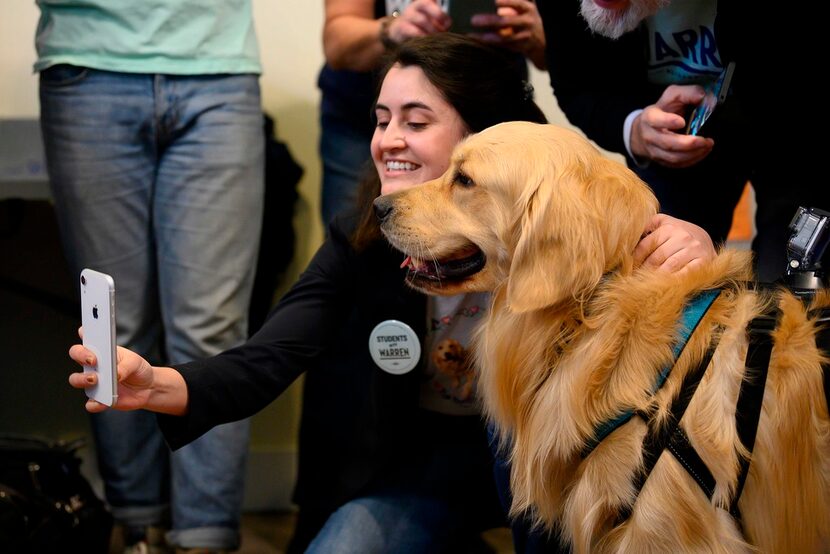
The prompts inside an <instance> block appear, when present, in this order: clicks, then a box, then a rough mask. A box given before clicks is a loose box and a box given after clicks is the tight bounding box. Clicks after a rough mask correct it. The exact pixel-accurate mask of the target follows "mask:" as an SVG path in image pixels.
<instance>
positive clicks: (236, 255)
mask: <svg viewBox="0 0 830 554" xmlns="http://www.w3.org/2000/svg"><path fill="white" fill-rule="evenodd" d="M40 79H41V80H40V101H41V126H42V130H43V137H44V146H45V152H46V160H47V166H48V170H49V175H50V181H51V187H52V194H53V197H54V200H55V210H56V213H57V217H58V223H59V226H60V230H61V238H62V241H63V246H64V252H65V253H66V255H67V258H68V262H69V265H70V269H71V270H72V272H73V274H75V275H78V272H79V271H80V270H81V269H82V268H83V267H91V268H93V269H96V270H99V271H104V272H106V273H109V274H110V275H112V276H113V278H114V280H115V285H116V311H117V316H116V318H117V321H116V324H117V331H118V342H119V344H121V345H123V346H126V347H127V348H130V349H132V350H134V351H136V352H138V353H139V354H141V355H143V356H145V357H147V358H148V359H149V361H151V362H152V363H177V362H183V361H187V360H192V359H196V358H201V357H205V356H211V355H214V354H216V353H218V352H220V351H222V350H224V349H227V348H229V347H232V346H235V345H237V344H239V343H241V342H243V341H244V339H245V337H246V335H247V328H246V327H247V308H248V302H249V299H250V293H251V287H252V284H253V277H254V271H255V263H256V255H257V248H258V241H259V232H260V227H261V219H262V198H263V186H264V185H263V166H264V160H263V140H264V133H263V118H262V110H261V106H260V96H259V83H258V79H257V76H255V75H213V76H167V75H146V74H126V73H113V72H106V71H98V70H92V69H86V68H79V67H74V66H68V65H59V66H55V67H52V68H49V69H47V70H45V71H43V72H42V74H41V78H40ZM92 424H93V432H94V435H95V439H96V444H97V450H98V456H99V466H100V470H101V475H102V477H103V478H104V482H105V486H106V494H107V500H108V502H109V503H110V505H111V506H112V509H113V513H114V515H115V516H116V518H117V519H118V520H119V521H121V522H122V523H124V524H127V525H147V524H156V523H162V522H163V519H164V518H165V514H166V511H167V505H168V503H171V506H172V509H171V512H172V526H173V531H172V533H171V534H170V537H169V538H170V540H171V542H173V543H174V544H175V545H178V546H182V547H192V546H202V547H209V548H233V547H235V546H236V545H237V544H238V542H239V535H238V524H239V513H240V509H241V502H242V491H243V476H244V468H245V461H246V453H247V444H248V428H249V423H248V422H247V421H242V422H238V423H232V424H229V425H225V426H222V427H217V428H216V429H214V430H212V431H210V432H209V433H207V434H206V435H204V436H203V437H201V438H200V439H198V440H197V441H195V442H193V443H192V444H190V445H188V446H187V447H185V448H182V449H180V450H179V451H177V452H175V453H173V454H172V455H170V454H169V450H168V448H167V446H166V444H165V443H164V440H163V438H162V436H161V434H160V432H159V430H158V428H157V426H156V422H155V416H153V415H152V414H149V413H146V412H131V413H120V412H116V411H107V412H105V413H103V414H98V415H96V416H94V417H93V419H92ZM168 458H169V460H168ZM168 461H169V463H168Z"/></svg>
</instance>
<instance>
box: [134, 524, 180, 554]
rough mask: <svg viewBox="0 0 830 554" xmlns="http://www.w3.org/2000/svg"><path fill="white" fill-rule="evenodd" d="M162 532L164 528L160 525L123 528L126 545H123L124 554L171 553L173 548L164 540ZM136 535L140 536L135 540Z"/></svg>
mask: <svg viewBox="0 0 830 554" xmlns="http://www.w3.org/2000/svg"><path fill="white" fill-rule="evenodd" d="M164 533H165V529H163V528H161V527H145V528H143V529H140V530H139V529H129V530H127V529H125V532H124V536H125V540H126V541H127V542H128V545H127V546H125V547H124V554H172V553H173V549H172V548H171V547H170V546H169V545H168V544H167V541H165V540H164ZM136 537H140V538H139V539H138V540H137V541H136ZM134 541H135V542H134Z"/></svg>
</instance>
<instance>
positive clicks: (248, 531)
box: [110, 512, 514, 554]
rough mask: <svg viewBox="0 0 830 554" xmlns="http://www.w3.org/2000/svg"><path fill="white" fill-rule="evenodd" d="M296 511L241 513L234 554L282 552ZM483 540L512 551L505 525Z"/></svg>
mask: <svg viewBox="0 0 830 554" xmlns="http://www.w3.org/2000/svg"><path fill="white" fill-rule="evenodd" d="M294 521H295V515H294V513H292V512H261V513H247V514H243V515H242V546H241V548H240V549H239V550H237V551H236V552H237V554H282V553H283V552H285V550H286V547H287V546H288V541H289V540H290V539H291V533H292V531H293V529H294ZM483 536H484V540H485V541H486V542H487V544H489V545H490V547H491V548H492V549H493V554H513V552H514V550H513V543H512V540H511V537H510V531H509V530H508V529H504V528H501V529H491V530H490V531H487V532H486V533H484V535H483ZM122 549H123V546H122V543H121V537H120V533H119V532H118V530H116V531H115V532H114V533H113V540H112V543H111V544H110V554H120V553H121V551H122Z"/></svg>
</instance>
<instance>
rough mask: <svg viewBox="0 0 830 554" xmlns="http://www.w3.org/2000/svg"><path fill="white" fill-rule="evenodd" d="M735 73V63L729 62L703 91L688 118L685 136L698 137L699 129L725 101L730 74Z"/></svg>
mask: <svg viewBox="0 0 830 554" xmlns="http://www.w3.org/2000/svg"><path fill="white" fill-rule="evenodd" d="M734 72H735V62H730V63H729V65H727V66H726V69H724V70H723V71H721V74H720V75H719V76H718V78H717V80H716V81H715V82H714V83H712V84H711V85H709V86H707V87H706V89H705V94H704V96H703V100H701V101H700V104H698V105H697V106H696V107H695V109H694V110H693V111H692V114H691V115H690V116H689V124H688V125H687V126H686V134H687V135H699V134H700V129H701V128H702V127H703V124H704V123H706V120H707V119H709V116H710V115H712V112H714V111H715V108H716V107H718V106H719V105H720V104H723V103H724V102H725V101H726V97H727V95H728V94H729V87H730V85H731V83H732V74H733V73H734Z"/></svg>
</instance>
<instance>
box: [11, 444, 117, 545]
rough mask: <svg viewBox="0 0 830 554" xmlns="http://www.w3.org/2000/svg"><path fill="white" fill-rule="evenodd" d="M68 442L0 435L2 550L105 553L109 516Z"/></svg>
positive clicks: (72, 445) (73, 448)
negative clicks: (81, 469)
mask: <svg viewBox="0 0 830 554" xmlns="http://www.w3.org/2000/svg"><path fill="white" fill-rule="evenodd" d="M83 444H84V441H83V439H79V440H76V441H73V442H70V443H67V442H63V441H57V442H52V441H48V440H46V439H41V438H37V437H30V436H22V435H9V434H0V552H14V553H21V554H27V553H32V554H34V553H38V554H41V553H44V554H46V553H51V552H89V553H91V554H95V553H100V554H106V552H107V551H108V549H109V538H110V532H111V530H112V516H111V515H110V513H109V512H108V511H107V509H106V507H105V506H104V503H103V502H102V501H101V500H100V499H99V498H98V497H97V496H95V493H94V492H93V490H92V487H91V486H90V484H89V482H88V481H87V480H86V479H85V478H84V476H83V475H81V472H80V465H81V460H80V459H79V458H78V456H77V455H76V451H77V450H78V449H79V448H80V447H81V446H83Z"/></svg>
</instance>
